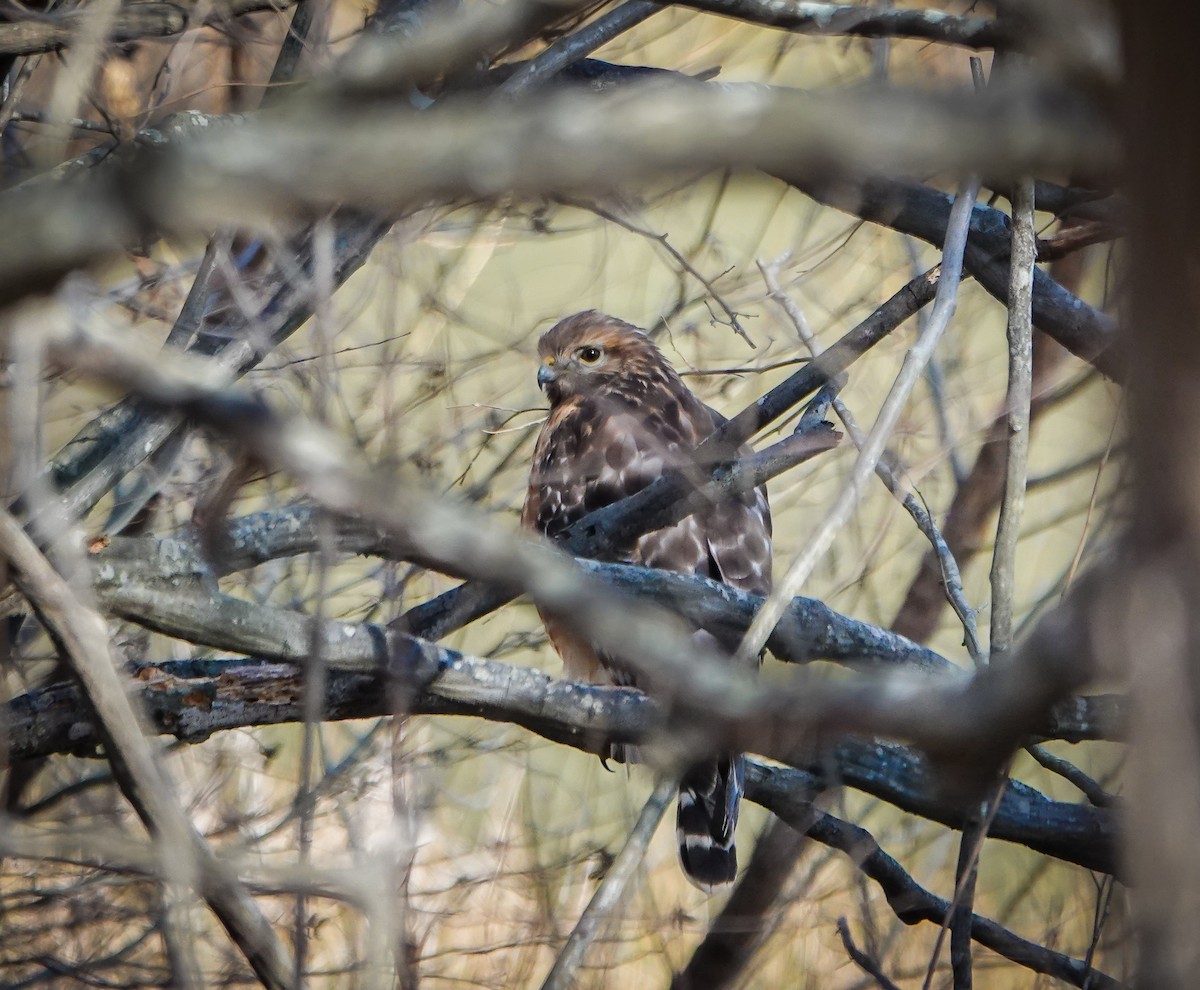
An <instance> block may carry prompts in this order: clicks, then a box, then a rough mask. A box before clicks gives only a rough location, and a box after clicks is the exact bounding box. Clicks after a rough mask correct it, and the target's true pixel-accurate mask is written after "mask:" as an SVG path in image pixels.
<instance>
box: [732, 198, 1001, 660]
mask: <svg viewBox="0 0 1200 990" xmlns="http://www.w3.org/2000/svg"><path fill="white" fill-rule="evenodd" d="M978 190H979V182H978V180H976V179H971V180H969V181H967V182H965V183H963V185H962V186H961V187H960V189H959V191H958V195H957V196H956V197H955V200H954V207H953V209H952V211H951V217H950V224H949V227H948V228H947V231H946V245H945V249H944V250H943V252H942V271H941V277H940V278H939V279H938V287H937V296H936V298H935V300H934V304H933V311H932V313H931V314H930V318H929V326H928V327H926V330H925V334H924V335H923V336H922V337H921V338H920V339H919V340H918V341H917V343H916V344H914V345H913V347H912V348H911V349H910V350H909V352H908V354H907V355H905V358H904V364H903V365H902V366H901V369H900V373H899V374H898V375H897V376H896V380H895V382H893V384H892V389H891V391H890V392H889V394H888V397H887V399H886V400H885V401H884V404H883V407H882V408H881V409H880V411H879V416H878V417H877V419H876V420H875V425H874V426H873V427H872V428H871V433H870V435H869V436H868V437H867V439H866V441H865V443H864V446H863V448H862V450H861V451H860V452H859V456H858V459H857V460H856V461H855V462H854V468H853V470H852V472H851V475H850V481H849V484H848V485H847V486H846V489H845V491H844V492H843V493H842V496H841V498H840V499H839V500H838V502H837V503H836V504H835V505H834V507H833V508H832V509H831V510H830V512H829V514H828V515H827V516H826V517H825V520H824V521H823V522H822V524H821V526H820V527H818V529H817V531H816V533H815V534H814V535H813V536H812V537H811V538H810V540H809V542H808V544H807V546H806V547H805V549H804V550H802V551H801V552H800V553H799V554H797V555H796V557H795V559H794V560H793V561H792V563H791V566H789V568H788V570H787V572H786V573H785V574H784V576H783V579H782V580H781V581H779V582H778V583H777V584H776V586H775V590H774V591H773V592H772V594H771V595H770V597H769V598H768V599H767V600H766V602H764V604H763V608H762V611H760V612H759V614H758V615H757V617H756V618H755V620H754V624H753V625H752V626H751V627H750V629H749V630H748V631H747V633H746V637H745V639H743V641H742V645H741V647H740V648H739V650H738V656H737V659H736V660H735V662H736V663H741V664H742V665H743V666H745V665H748V664H751V663H752V662H753V660H754V658H755V657H757V656H758V654H759V653H760V652H761V651H762V648H763V644H764V643H766V641H767V638H768V636H769V635H770V632H771V630H772V629H773V628H774V627H775V625H776V623H778V622H779V619H780V617H781V616H782V614H783V608H784V607H785V604H786V602H787V601H788V600H790V599H791V598H794V597H795V596H796V594H798V593H799V591H800V588H801V587H803V585H804V583H805V582H806V581H807V580H808V578H809V576H810V575H811V574H812V572H813V570H814V569H815V568H816V566H817V563H818V561H819V560H820V559H821V557H822V556H823V555H824V554H825V552H826V551H827V550H828V549H829V547H830V546H831V545H832V544H833V540H834V537H835V536H836V535H837V532H838V531H839V530H840V529H841V528H842V527H843V526H844V525H845V524H846V523H847V522H848V521H849V519H850V516H851V515H852V514H853V512H854V510H855V508H856V506H857V505H858V502H859V499H860V498H862V494H863V492H864V491H865V490H866V482H867V476H868V475H870V474H872V473H873V472H874V470H875V465H876V464H878V463H879V459H880V456H881V455H882V453H883V448H884V445H885V444H886V443H887V441H888V438H889V437H890V436H891V435H892V431H893V430H894V429H895V426H896V423H897V421H898V420H899V418H900V413H901V411H902V410H903V408H904V404H905V402H906V401H907V400H908V396H909V394H910V393H911V392H912V389H913V386H914V385H915V384H916V382H917V380H918V378H919V377H920V375H921V372H922V371H923V369H924V367H925V365H926V363H927V362H928V360H929V356H930V355H931V354H932V353H933V350H934V348H935V347H936V346H937V343H938V341H939V340H940V339H941V336H942V333H943V332H944V331H945V329H946V327H947V326H948V325H949V323H950V319H951V317H952V316H953V315H954V310H955V307H956V305H957V300H958V283H959V279H960V278H961V277H962V263H963V251H964V250H965V248H966V243H967V231H968V229H969V227H970V221H971V210H972V209H973V208H974V205H975V194H976V193H977V192H978Z"/></svg>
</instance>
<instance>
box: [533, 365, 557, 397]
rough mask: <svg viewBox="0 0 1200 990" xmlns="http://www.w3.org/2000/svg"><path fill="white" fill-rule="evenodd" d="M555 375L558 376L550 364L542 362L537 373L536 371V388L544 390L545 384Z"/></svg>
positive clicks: (551, 380)
mask: <svg viewBox="0 0 1200 990" xmlns="http://www.w3.org/2000/svg"><path fill="white" fill-rule="evenodd" d="M557 377H558V375H557V373H556V372H555V371H554V369H553V368H552V367H551V366H550V365H548V364H543V365H542V366H541V367H540V368H538V373H537V383H538V388H540V389H542V391H545V390H546V386H548V385H549V384H550V383H551V382H553V381H554V379H556V378H557Z"/></svg>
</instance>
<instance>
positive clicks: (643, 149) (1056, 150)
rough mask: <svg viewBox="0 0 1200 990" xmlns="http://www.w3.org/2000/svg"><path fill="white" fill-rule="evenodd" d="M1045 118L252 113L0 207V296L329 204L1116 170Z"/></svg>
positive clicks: (907, 112)
mask: <svg viewBox="0 0 1200 990" xmlns="http://www.w3.org/2000/svg"><path fill="white" fill-rule="evenodd" d="M1060 95H1061V94H1060ZM1051 106H1054V103H1053V101H1052V100H1051V99H1050V97H1049V96H1048V95H1047V94H1044V93H1041V92H1040V91H1037V90H1035V89H1032V88H1030V87H1029V86H1015V85H1014V87H1012V88H1010V90H1009V91H1008V92H1003V91H1001V89H1000V88H997V89H996V91H995V93H994V94H993V93H991V92H989V95H988V97H987V98H986V99H977V100H970V101H968V100H966V99H965V98H958V97H956V96H940V97H927V96H918V95H915V94H905V93H901V92H894V91H867V92H856V93H836V92H834V93H822V94H807V93H800V92H795V91H787V90H778V89H770V88H767V87H761V86H725V85H716V84H701V83H695V82H690V81H688V82H677V83H668V82H667V81H662V82H656V83H653V84H646V85H641V86H634V85H630V86H629V87H628V88H626V89H623V90H621V91H618V92H611V93H600V94H592V93H587V92H572V91H569V90H568V91H564V92H559V93H554V94H551V95H549V96H543V97H531V98H529V99H526V100H520V101H502V102H498V103H497V102H494V101H487V100H478V99H468V98H466V97H460V98H455V99H448V100H446V101H443V102H442V103H439V104H438V105H437V106H435V107H434V108H431V110H429V111H416V110H413V109H412V108H411V107H409V106H408V105H407V104H406V103H405V102H402V101H392V102H387V101H383V102H380V103H378V104H376V105H372V106H370V107H369V108H362V107H361V106H359V105H357V103H356V102H354V101H351V102H350V103H348V104H347V103H344V102H342V101H340V100H337V99H331V100H328V101H325V100H314V101H313V102H312V103H311V105H306V104H301V103H299V101H289V102H288V104H287V105H286V107H281V108H280V109H279V110H277V111H270V112H263V113H261V114H258V115H257V116H253V117H251V116H247V117H227V118H212V117H203V116H200V115H196V114H193V115H180V116H179V117H178V118H176V119H175V120H174V121H173V122H171V123H169V124H168V125H167V126H165V127H164V128H162V129H160V130H159V131H156V132H151V133H147V134H144V135H142V137H141V138H140V140H139V141H138V142H136V143H134V144H132V145H128V146H124V147H123V148H121V149H118V150H117V151H116V152H115V153H114V154H113V155H112V156H110V158H109V159H108V160H107V161H106V162H105V163H104V164H103V165H101V166H97V167H95V168H94V169H92V170H91V171H92V174H91V175H90V176H84V177H76V181H71V182H66V183H53V184H51V187H45V186H44V185H43V186H33V187H29V188H22V189H21V190H20V192H19V194H10V195H9V196H7V197H5V198H3V199H0V221H2V222H3V223H4V225H5V227H6V228H7V229H15V230H25V229H28V230H29V231H30V232H31V236H30V237H29V238H27V239H25V241H24V243H23V245H22V246H23V248H24V250H22V251H17V250H16V247H15V246H11V245H10V246H8V247H3V246H0V300H2V299H10V298H13V297H14V294H19V293H23V292H25V291H28V288H29V286H30V284H34V285H36V284H42V285H46V284H52V282H53V281H54V280H55V279H57V278H58V277H59V276H60V275H61V274H62V273H63V272H65V271H66V270H68V269H70V268H72V267H75V266H77V265H79V264H81V263H83V262H86V261H88V260H91V259H95V258H99V257H103V256H104V255H105V254H108V253H112V252H114V251H119V250H121V249H122V248H123V247H124V246H126V245H128V244H131V243H135V242H136V241H137V240H138V239H139V238H142V237H145V236H147V235H151V234H153V235H156V236H157V235H160V234H162V233H164V232H166V233H173V234H177V235H178V234H188V233H195V232H197V231H207V230H211V229H212V228H214V227H221V226H227V225H236V226H241V227H246V226H250V227H259V228H263V229H271V228H272V227H275V226H277V225H278V224H279V223H280V222H281V221H283V220H285V219H289V218H295V217H310V218H311V217H315V216H317V215H319V214H321V213H322V212H324V211H326V210H328V209H331V208H333V207H338V206H351V207H357V208H360V209H364V210H368V211H381V212H383V213H387V214H394V213H396V212H398V211H401V210H403V209H405V208H412V207H415V206H421V205H424V204H426V203H428V202H429V201H430V200H432V199H436V200H441V201H446V200H454V199H456V198H460V197H469V198H480V197H482V198H489V197H493V196H496V195H499V194H505V195H508V194H513V193H515V194H517V195H544V194H552V193H570V192H572V191H577V190H592V191H605V190H613V189H616V188H619V187H621V186H622V185H624V184H628V183H636V182H639V181H644V180H646V179H649V178H652V177H656V176H660V175H663V174H666V173H678V172H680V171H687V170H707V169H712V168H719V167H746V168H760V169H763V170H765V171H767V172H770V173H772V174H776V175H782V176H784V177H785V178H786V179H787V181H792V182H793V183H794V184H798V185H801V187H802V188H804V185H805V184H808V185H810V186H811V185H813V184H814V183H816V181H817V179H818V178H819V177H822V176H830V175H839V176H849V177H852V176H853V175H855V174H858V173H859V172H860V170H861V168H862V167H863V165H862V163H864V162H870V163H871V167H872V168H873V169H877V170H880V171H894V172H899V173H914V172H915V173H920V172H928V171H932V170H938V171H942V170H956V169H963V170H971V169H980V170H986V174H988V175H990V176H993V177H997V176H998V177H1001V178H1007V177H1009V176H1011V175H1013V174H1024V173H1037V172H1042V171H1044V170H1049V171H1052V172H1060V171H1070V170H1072V169H1080V168H1084V167H1085V166H1086V168H1088V169H1089V170H1091V171H1092V173H1095V172H1096V171H1100V172H1102V173H1103V172H1105V171H1106V170H1109V169H1111V168H1112V167H1113V165H1115V160H1114V149H1113V147H1112V140H1111V136H1110V135H1109V133H1108V131H1107V130H1106V128H1105V126H1104V124H1103V123H1102V122H1100V121H1099V120H1098V119H1097V117H1096V114H1095V113H1093V112H1092V111H1090V110H1089V108H1088V107H1086V106H1081V105H1079V104H1078V102H1077V101H1075V102H1073V103H1071V104H1070V105H1069V106H1068V107H1066V108H1063V109H1059V108H1058V107H1055V108H1054V109H1050V107H1051ZM918 135H919V139H918V138H917V136H918ZM346 149H354V151H353V153H352V154H348V153H347V152H346ZM334 151H336V152H337V153H336V154H335V153H332V152H334ZM839 181H840V180H839ZM806 191H807V190H806ZM818 198H819V197H818ZM889 203H890V204H891V205H892V207H893V208H895V207H898V206H901V205H902V203H897V202H895V200H894V198H892V197H888V198H887V200H886V202H885V203H884V204H881V205H880V206H879V207H878V210H879V211H881V215H882V211H886V209H887V207H888V204H889ZM839 205H840V203H839ZM943 229H944V225H943ZM38 231H41V233H38ZM914 232H916V231H914ZM974 232H975V231H973V233H974ZM981 232H982V230H981ZM917 233H918V236H922V235H921V234H920V233H919V232H917ZM926 233H928V229H926Z"/></svg>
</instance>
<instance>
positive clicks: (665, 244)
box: [560, 197, 758, 347]
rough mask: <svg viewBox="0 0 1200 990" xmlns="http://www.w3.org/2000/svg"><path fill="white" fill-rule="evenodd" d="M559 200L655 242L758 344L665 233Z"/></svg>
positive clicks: (732, 323)
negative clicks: (657, 232)
mask: <svg viewBox="0 0 1200 990" xmlns="http://www.w3.org/2000/svg"><path fill="white" fill-rule="evenodd" d="M560 201H561V202H563V203H565V204H566V205H567V206H573V207H575V208H576V209H577V210H587V211H588V212H590V213H594V214H596V216H598V217H601V218H602V219H604V220H607V221H609V223H615V224H616V225H617V226H618V227H623V228H624V229H625V230H628V231H629V232H630V233H631V234H637V235H638V236H639V237H645V238H647V239H648V240H651V241H654V242H655V243H657V244H658V245H659V246H660V247H662V249H663V250H664V251H666V252H667V254H669V255H670V256H671V257H672V258H673V259H674V260H675V263H676V264H677V265H679V267H680V268H682V269H683V270H684V271H685V272H687V273H688V274H689V275H691V276H692V278H694V279H695V280H696V281H697V282H699V283H700V284H701V285H702V286H704V290H705V291H706V292H707V293H708V294H709V295H710V296H712V298H713V300H714V301H715V302H716V304H717V305H718V306H720V307H721V309H723V310H724V311H725V315H726V316H727V317H728V323H727V325H728V326H729V328H730V329H731V330H733V332H734V333H736V334H737V335H738V336H739V337H741V338H742V340H744V341H745V342H746V343H747V344H749V345H750V346H751V347H757V346H758V345H757V344H755V343H754V341H753V340H751V339H750V336H749V334H747V333H746V329H745V327H743V326H742V323H741V320H739V319H738V313H737V311H736V310H734V309H733V307H732V306H730V305H729V303H727V302H726V301H725V300H724V299H723V298H722V296H721V293H720V292H718V291H717V287H716V285H715V283H714V282H713V281H712V280H710V279H707V278H705V277H704V276H703V275H702V274H700V271H699V269H697V268H696V266H695V265H693V264H692V263H691V262H690V261H688V260H687V258H685V257H684V256H683V255H682V254H681V253H680V252H679V251H678V250H677V249H676V248H675V246H674V245H673V244H672V243H671V240H670V238H669V237H668V236H667V235H666V234H656V233H655V232H654V231H652V230H649V229H647V228H646V227H640V226H638V225H637V224H636V223H634V222H633V221H632V220H626V219H625V218H624V217H622V216H621V215H620V214H618V213H614V212H613V211H612V210H607V209H605V208H604V207H603V206H600V205H599V204H596V203H582V202H577V201H574V200H570V199H565V198H562V197H560ZM718 277H719V276H718Z"/></svg>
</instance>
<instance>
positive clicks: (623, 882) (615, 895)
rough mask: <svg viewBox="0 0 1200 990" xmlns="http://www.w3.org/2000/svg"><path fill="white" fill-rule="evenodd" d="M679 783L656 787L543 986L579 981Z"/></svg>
mask: <svg viewBox="0 0 1200 990" xmlns="http://www.w3.org/2000/svg"><path fill="white" fill-rule="evenodd" d="M677 787H678V785H677V784H676V783H675V781H673V780H664V781H660V782H659V784H658V785H657V786H656V787H655V788H654V793H652V794H651V795H650V797H649V799H648V800H647V801H646V804H645V805H644V806H643V808H642V813H641V814H640V815H638V820H637V822H636V823H635V824H634V826H633V831H631V832H630V833H629V838H627V839H626V840H625V844H624V845H623V846H622V847H621V851H620V852H619V853H617V858H616V859H615V860H614V861H613V864H612V866H610V867H609V869H608V872H607V873H605V875H604V879H602V880H601V881H600V885H599V886H598V887H597V888H596V892H595V893H594V894H593V895H592V899H591V900H590V901H588V906H587V907H586V908H585V909H584V912H583V914H582V915H580V916H579V921H577V922H576V923H575V927H574V929H572V931H571V935H570V937H569V938H568V939H567V943H566V945H564V946H563V947H562V950H561V951H560V952H559V954H558V956H557V958H556V959H555V960H554V965H553V966H552V967H551V969H550V973H549V974H548V975H547V977H546V979H545V980H544V981H543V983H542V990H567V988H568V987H571V986H574V984H575V973H576V971H577V970H578V969H579V966H580V964H581V963H582V962H583V956H584V953H586V952H587V949H588V946H589V945H591V944H592V942H593V940H594V939H595V938H596V936H597V935H599V934H600V928H601V926H602V925H603V924H604V922H605V920H606V919H607V918H608V916H609V914H610V913H611V912H612V910H613V908H615V907H616V906H617V902H618V901H620V899H621V897H622V895H623V894H624V893H625V888H626V886H628V884H629V881H630V880H631V879H633V875H634V873H635V872H637V870H638V868H639V867H640V866H641V864H642V859H643V858H644V857H645V855H646V847H647V846H649V845H650V839H651V838H652V837H653V835H654V833H655V831H656V830H657V829H658V823H659V822H661V821H662V818H663V815H664V814H665V813H666V810H667V806H668V805H669V804H670V803H671V799H672V798H673V797H674V796H675V791H676V790H677Z"/></svg>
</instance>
